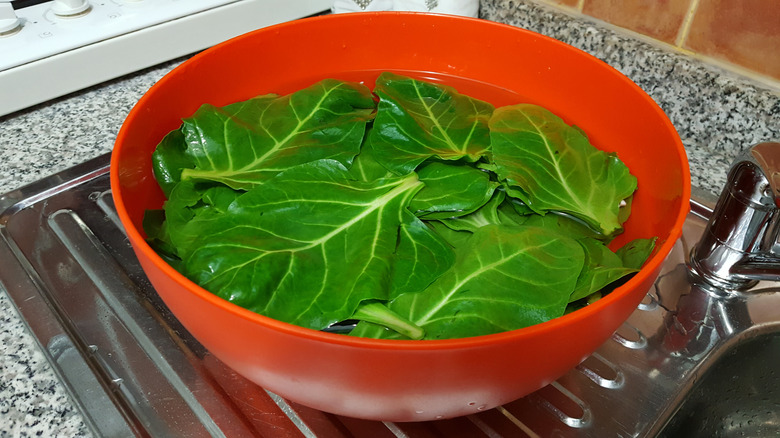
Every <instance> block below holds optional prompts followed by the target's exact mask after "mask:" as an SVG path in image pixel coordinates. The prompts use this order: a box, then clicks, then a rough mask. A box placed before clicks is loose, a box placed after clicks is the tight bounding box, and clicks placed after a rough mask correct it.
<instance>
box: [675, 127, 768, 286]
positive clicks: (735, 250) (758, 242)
mask: <svg viewBox="0 0 780 438" xmlns="http://www.w3.org/2000/svg"><path fill="white" fill-rule="evenodd" d="M779 201H780V143H778V142H764V143H759V144H756V145H754V146H752V147H750V148H749V149H748V150H746V151H744V152H743V153H741V154H740V155H739V156H738V157H737V158H736V159H735V160H734V162H733V163H732V165H731V169H730V170H729V173H728V178H727V181H726V186H725V187H724V188H723V192H722V193H721V195H720V198H718V202H717V204H716V205H715V210H714V211H713V213H712V216H711V217H710V220H709V222H708V223H707V227H706V229H705V230H704V234H703V235H702V238H701V240H700V241H699V243H698V244H697V245H696V246H695V247H694V249H693V251H692V252H691V258H690V262H689V266H690V268H691V270H692V271H694V272H695V273H697V274H698V275H699V276H700V277H702V278H703V279H704V280H706V281H707V282H708V283H710V284H712V285H714V286H716V287H719V288H722V289H726V290H742V289H747V288H750V287H752V286H753V285H754V284H755V283H756V282H757V280H759V279H763V278H765V277H766V275H767V271H766V269H763V270H761V272H762V277H761V278H754V277H755V276H753V275H746V274H745V272H755V270H752V269H751V268H750V266H749V264H750V260H751V259H752V258H755V257H756V256H759V255H760V256H761V257H760V258H761V260H762V263H763V266H766V261H767V260H768V259H775V258H776V260H777V263H778V264H777V269H776V272H774V273H772V278H775V279H780V257H775V256H772V255H770V252H771V250H772V248H773V246H774V244H775V241H776V240H777V235H778V231H780V226H778V224H780V220H779V219H778V218H779V217H780V209H779V208H778V206H779V205H780V202H779Z"/></svg>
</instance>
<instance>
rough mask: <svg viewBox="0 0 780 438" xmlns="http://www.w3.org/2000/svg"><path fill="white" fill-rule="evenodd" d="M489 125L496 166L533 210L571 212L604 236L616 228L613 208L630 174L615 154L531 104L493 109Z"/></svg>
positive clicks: (628, 186)
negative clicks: (594, 145)
mask: <svg viewBox="0 0 780 438" xmlns="http://www.w3.org/2000/svg"><path fill="white" fill-rule="evenodd" d="M490 129H491V140H492V149H493V159H494V161H495V165H496V172H497V174H498V176H499V177H500V178H502V179H504V180H506V182H507V184H508V186H509V187H510V189H511V190H512V194H513V196H516V197H518V198H520V199H521V200H522V201H523V202H525V204H527V205H528V207H530V208H531V209H533V210H534V211H536V212H538V213H545V212H547V211H562V212H565V213H569V214H572V215H574V216H576V217H578V218H580V219H582V220H584V221H585V222H587V223H588V224H589V225H590V226H592V227H593V228H594V229H595V230H598V231H599V232H600V233H602V234H603V235H605V236H612V235H614V234H616V233H618V232H620V231H621V230H622V227H621V223H620V221H619V219H618V209H619V206H620V202H621V201H622V200H624V199H625V198H627V197H629V196H631V194H632V193H633V192H634V190H635V189H636V178H635V177H634V176H632V175H631V174H630V173H629V171H628V168H627V167H626V166H625V165H624V164H623V163H622V162H621V161H620V160H619V159H618V158H617V156H615V155H614V154H608V153H606V152H603V151H601V150H599V149H597V148H595V147H593V146H592V145H591V144H590V142H589V141H588V138H587V137H586V136H585V135H584V134H583V133H582V131H581V130H580V129H578V128H575V127H571V126H569V125H567V124H566V123H565V122H564V121H563V120H562V119H561V118H560V117H558V116H556V115H554V114H553V113H551V112H550V111H548V110H547V109H545V108H542V107H540V106H536V105H530V104H520V105H513V106H506V107H501V108H499V109H497V110H496V111H495V112H494V113H493V117H492V118H491V119H490Z"/></svg>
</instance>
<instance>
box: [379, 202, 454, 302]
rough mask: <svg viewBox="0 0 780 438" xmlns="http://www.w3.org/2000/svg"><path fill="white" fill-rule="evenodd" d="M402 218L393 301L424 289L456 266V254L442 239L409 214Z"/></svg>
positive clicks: (393, 284) (395, 261)
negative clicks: (405, 294)
mask: <svg viewBox="0 0 780 438" xmlns="http://www.w3.org/2000/svg"><path fill="white" fill-rule="evenodd" d="M402 215H403V222H402V223H401V226H400V228H399V232H398V247H397V249H396V251H395V255H394V258H393V263H394V264H393V276H392V286H391V294H390V298H394V297H397V296H398V295H401V294H404V293H410V292H419V291H421V290H423V289H425V288H426V287H428V285H429V284H431V282H433V280H435V279H437V278H439V276H441V275H442V274H444V273H445V272H446V271H447V269H449V268H450V266H452V264H453V263H454V262H455V253H454V252H453V251H452V248H451V247H450V245H449V244H448V242H447V241H446V240H445V239H444V238H443V237H442V236H441V235H439V234H438V233H436V232H434V231H433V230H431V229H430V228H429V227H428V226H427V225H425V224H424V223H423V222H422V221H421V220H419V219H418V218H417V217H415V216H414V215H413V214H412V213H410V212H409V211H406V212H404V213H402Z"/></svg>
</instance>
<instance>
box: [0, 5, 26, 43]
mask: <svg viewBox="0 0 780 438" xmlns="http://www.w3.org/2000/svg"><path fill="white" fill-rule="evenodd" d="M21 28H22V21H21V20H19V17H17V16H16V12H14V7H13V6H11V3H0V36H5V35H11V34H13V33H16V32H18V31H19V29H21Z"/></svg>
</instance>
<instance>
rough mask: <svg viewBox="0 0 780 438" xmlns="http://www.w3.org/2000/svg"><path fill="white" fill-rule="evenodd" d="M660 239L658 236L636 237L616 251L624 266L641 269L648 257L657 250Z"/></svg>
mask: <svg viewBox="0 0 780 438" xmlns="http://www.w3.org/2000/svg"><path fill="white" fill-rule="evenodd" d="M657 240H658V238H657V237H653V238H651V239H634V240H632V241H630V242H628V243H626V244H625V245H623V246H622V247H621V248H620V249H618V250H617V251H615V253H616V254H617V255H618V257H620V260H621V261H622V262H623V266H625V267H627V268H633V269H641V268H642V265H644V264H645V262H646V261H647V259H648V258H649V257H650V255H651V254H652V253H653V250H655V243H656V241H657Z"/></svg>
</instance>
